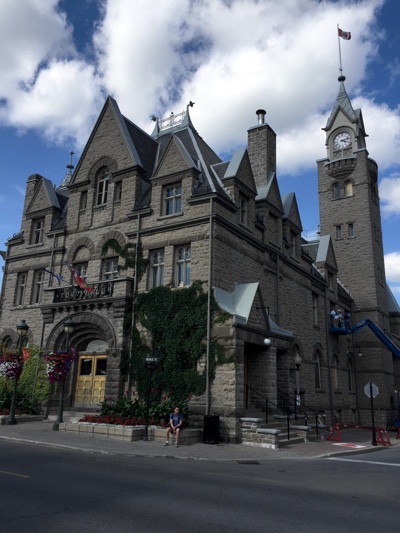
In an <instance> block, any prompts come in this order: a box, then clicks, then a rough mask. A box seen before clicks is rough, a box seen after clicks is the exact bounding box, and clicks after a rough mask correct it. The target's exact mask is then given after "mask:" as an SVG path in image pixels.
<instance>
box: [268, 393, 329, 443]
mask: <svg viewBox="0 0 400 533" xmlns="http://www.w3.org/2000/svg"><path fill="white" fill-rule="evenodd" d="M279 400H280V401H282V402H283V405H284V406H286V404H287V403H289V405H291V404H292V403H293V414H294V419H295V420H296V421H297V417H298V413H299V414H300V410H301V409H303V415H304V425H305V426H307V422H308V413H307V411H308V412H310V413H313V414H314V415H315V431H316V433H317V435H318V426H319V422H320V420H319V414H318V411H315V410H314V409H311V407H308V406H307V405H306V404H305V403H304V402H302V401H301V400H300V405H299V404H298V401H297V395H296V397H295V398H293V396H291V395H290V394H288V393H287V392H285V391H283V390H281V389H278V403H279ZM304 408H305V409H306V410H307V411H304Z"/></svg>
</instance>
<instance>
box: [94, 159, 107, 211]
mask: <svg viewBox="0 0 400 533" xmlns="http://www.w3.org/2000/svg"><path fill="white" fill-rule="evenodd" d="M109 180H110V171H109V170H108V167H102V168H101V169H100V170H99V171H98V173H97V196H96V205H104V204H106V203H107V198H108V185H109Z"/></svg>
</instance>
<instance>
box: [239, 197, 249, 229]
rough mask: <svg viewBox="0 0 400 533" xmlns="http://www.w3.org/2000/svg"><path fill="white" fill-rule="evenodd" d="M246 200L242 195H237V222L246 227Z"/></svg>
mask: <svg viewBox="0 0 400 533" xmlns="http://www.w3.org/2000/svg"><path fill="white" fill-rule="evenodd" d="M248 204H249V201H248V199H247V198H246V197H245V196H243V194H240V195H239V220H240V223H241V224H244V225H245V226H247V211H248Z"/></svg>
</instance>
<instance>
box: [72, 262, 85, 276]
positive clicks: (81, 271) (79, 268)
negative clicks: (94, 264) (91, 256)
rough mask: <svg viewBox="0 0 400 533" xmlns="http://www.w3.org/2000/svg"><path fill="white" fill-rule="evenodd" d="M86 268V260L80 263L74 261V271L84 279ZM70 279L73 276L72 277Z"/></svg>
mask: <svg viewBox="0 0 400 533" xmlns="http://www.w3.org/2000/svg"><path fill="white" fill-rule="evenodd" d="M87 268H88V262H86V261H84V262H81V263H74V269H75V272H76V273H77V274H78V276H80V277H81V278H83V279H84V280H86V273H87ZM72 279H74V278H73V277H72Z"/></svg>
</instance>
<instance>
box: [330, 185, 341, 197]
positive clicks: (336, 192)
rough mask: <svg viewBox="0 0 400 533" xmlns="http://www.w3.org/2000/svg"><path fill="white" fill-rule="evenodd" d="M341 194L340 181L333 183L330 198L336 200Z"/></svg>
mask: <svg viewBox="0 0 400 533" xmlns="http://www.w3.org/2000/svg"><path fill="white" fill-rule="evenodd" d="M340 196H341V188H340V183H337V182H336V183H334V184H333V185H332V198H333V199H334V200H338V199H339V198H340Z"/></svg>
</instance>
